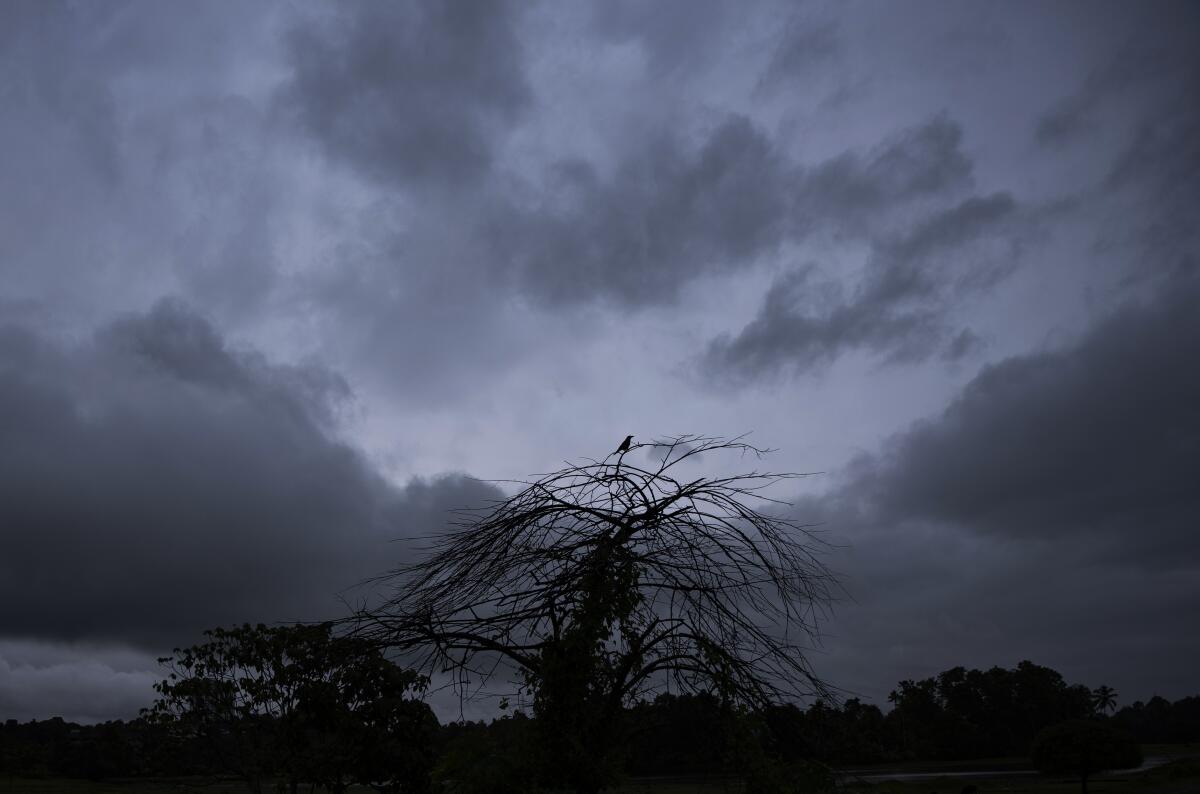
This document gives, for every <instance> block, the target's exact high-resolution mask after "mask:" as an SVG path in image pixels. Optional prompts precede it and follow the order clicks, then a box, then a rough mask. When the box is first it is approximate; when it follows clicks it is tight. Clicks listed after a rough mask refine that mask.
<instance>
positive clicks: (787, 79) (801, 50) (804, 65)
mask: <svg viewBox="0 0 1200 794" xmlns="http://www.w3.org/2000/svg"><path fill="white" fill-rule="evenodd" d="M842 47H843V43H842V40H841V37H840V31H839V29H838V26H837V23H836V22H834V21H833V20H828V19H826V20H819V21H818V20H809V19H801V18H798V17H793V18H792V19H791V20H790V21H789V22H788V23H787V25H785V26H784V28H783V33H782V35H780V37H779V40H778V41H777V42H776V43H775V47H774V50H773V51H772V53H771V58H770V60H769V61H768V63H767V67H766V69H765V70H764V71H763V74H762V76H761V77H760V78H759V80H758V84H757V86H756V90H757V91H758V92H760V93H771V92H773V91H777V90H785V89H787V88H794V87H796V86H797V85H806V84H807V83H808V81H810V80H811V78H812V75H813V72H814V71H816V70H817V69H818V68H820V67H821V66H823V65H825V64H826V63H828V62H830V61H832V60H834V59H835V58H836V57H837V56H838V55H840V54H841V52H842Z"/></svg>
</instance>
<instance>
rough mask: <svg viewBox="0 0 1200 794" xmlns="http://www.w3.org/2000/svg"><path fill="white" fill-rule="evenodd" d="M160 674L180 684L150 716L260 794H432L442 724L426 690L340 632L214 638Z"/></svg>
mask: <svg viewBox="0 0 1200 794" xmlns="http://www.w3.org/2000/svg"><path fill="white" fill-rule="evenodd" d="M205 635H206V637H207V640H206V641H205V642H203V643H201V644H199V645H194V646H192V647H190V648H185V649H178V648H177V649H175V651H174V652H173V655H172V656H168V657H164V658H162V659H160V660H159V662H160V663H162V664H164V665H166V666H167V669H168V671H169V675H168V677H167V678H166V679H164V680H162V681H160V682H158V683H157V684H155V685H154V688H155V690H156V691H157V692H158V693H159V697H158V699H157V700H156V701H155V703H154V705H153V706H152V707H151V708H150V709H148V710H144V712H145V715H146V716H147V718H149V719H150V720H151V721H152V722H154V723H157V724H159V725H162V726H164V727H167V728H169V729H171V730H172V731H173V732H175V733H177V734H178V735H180V736H182V737H187V738H190V739H191V740H193V741H196V742H198V743H199V745H200V747H201V749H202V750H203V751H204V753H205V754H206V755H207V756H208V757H209V760H210V762H211V763H212V764H213V765H214V767H215V768H217V769H220V770H222V771H224V772H232V773H233V774H235V775H237V776H238V777H240V778H242V779H243V780H245V781H246V782H247V784H248V785H249V787H250V789H251V790H252V791H256V792H259V791H262V790H263V789H264V787H265V786H266V785H267V784H268V782H269V781H270V780H271V779H275V780H276V782H277V783H280V784H281V785H282V784H286V785H287V786H288V788H289V790H290V791H292V792H295V791H297V790H298V788H299V786H300V784H301V783H308V784H313V785H319V786H321V787H322V788H324V789H325V790H327V791H329V792H331V793H332V794H339V792H343V791H345V790H346V789H347V787H348V786H349V785H350V784H351V783H352V782H357V783H360V784H363V785H375V784H376V783H377V782H378V781H388V783H387V784H386V785H383V786H382V787H379V788H380V790H381V791H384V790H386V791H398V790H401V789H402V790H403V791H406V792H408V791H422V790H424V789H425V788H426V787H427V786H428V782H429V772H430V770H431V769H432V767H433V744H432V743H433V737H434V734H435V732H436V730H437V719H436V718H435V717H434V715H433V712H432V711H431V710H430V708H429V706H428V705H426V704H425V703H423V702H422V701H420V700H419V699H417V698H418V696H419V695H421V694H422V693H423V692H424V690H425V687H426V685H427V683H428V682H427V679H425V678H423V677H422V676H419V675H417V674H416V673H415V672H413V671H412V670H404V669H401V668H400V667H397V666H396V665H395V664H393V663H392V662H391V661H389V660H388V659H386V658H385V657H384V656H383V655H382V654H380V653H379V651H378V649H376V648H374V647H373V646H371V645H370V644H369V643H367V642H366V641H364V640H361V639H355V638H351V637H338V636H334V635H333V633H332V624H329V623H323V624H315V625H298V626H274V627H268V626H264V625H261V624H260V625H258V626H250V625H243V626H239V627H235V628H231V629H221V628H218V629H213V630H211V631H206V632H205Z"/></svg>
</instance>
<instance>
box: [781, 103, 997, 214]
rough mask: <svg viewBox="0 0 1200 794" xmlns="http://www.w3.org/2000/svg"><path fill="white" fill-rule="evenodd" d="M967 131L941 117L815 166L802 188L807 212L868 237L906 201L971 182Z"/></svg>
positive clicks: (926, 197)
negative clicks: (867, 229) (868, 229)
mask: <svg viewBox="0 0 1200 794" xmlns="http://www.w3.org/2000/svg"><path fill="white" fill-rule="evenodd" d="M962 137H963V131H962V127H961V126H959V125H958V124H957V123H955V122H954V121H952V120H950V119H949V118H947V117H946V116H944V115H938V116H935V117H934V118H932V119H930V120H929V121H927V122H925V123H924V124H921V125H919V126H916V127H911V128H907V129H902V130H899V131H897V132H893V133H890V134H889V135H888V136H887V137H886V139H885V140H884V141H883V142H882V143H880V144H879V145H877V146H876V147H874V148H873V149H872V150H871V151H869V152H867V153H865V154H864V153H858V152H853V151H851V152H846V153H844V154H841V155H839V156H837V157H834V158H832V159H830V160H829V161H827V162H824V163H821V164H820V165H818V166H817V167H815V168H813V169H812V170H811V172H810V173H809V174H808V175H807V178H806V179H805V181H804V184H803V186H802V190H801V204H802V207H803V214H804V216H806V217H807V218H809V219H810V220H811V222H819V223H833V224H835V225H836V226H837V227H838V228H839V229H841V230H845V231H849V232H856V233H858V234H862V233H863V224H865V223H866V222H867V221H870V220H873V219H877V218H878V215H879V214H880V213H881V212H883V211H885V210H888V209H894V208H895V207H896V206H897V205H903V204H905V203H906V202H909V201H913V200H919V199H929V198H937V197H939V196H942V195H944V194H947V193H949V194H951V195H953V193H954V192H955V191H961V190H962V189H964V188H966V187H968V186H969V185H970V184H971V171H972V167H973V166H972V162H971V159H970V158H969V157H968V156H967V154H966V153H965V152H964V151H963V150H962Z"/></svg>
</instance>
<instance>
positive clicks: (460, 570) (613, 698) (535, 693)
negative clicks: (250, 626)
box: [357, 436, 831, 792]
mask: <svg viewBox="0 0 1200 794" xmlns="http://www.w3.org/2000/svg"><path fill="white" fill-rule="evenodd" d="M647 446H650V447H652V448H653V449H654V450H656V451H657V452H658V461H659V462H656V463H654V464H652V465H650V466H648V467H645V468H643V467H642V466H639V465H636V464H634V463H632V462H630V460H629V459H628V455H629V453H631V452H633V451H635V450H638V449H641V448H644V447H647ZM763 452H764V450H759V449H756V448H754V447H751V446H750V445H748V444H745V443H743V442H742V441H740V440H736V439H735V440H733V441H727V440H723V439H715V438H703V437H696V436H687V437H679V438H674V439H670V440H667V441H665V442H660V443H658V444H655V445H646V444H634V445H632V446H631V447H630V448H629V449H628V450H627V451H619V452H618V453H613V454H612V455H610V456H609V457H608V458H606V459H604V460H603V461H589V462H586V463H584V464H580V465H570V466H567V467H566V468H563V469H560V470H559V471H556V472H553V473H551V474H547V475H544V476H541V477H539V478H537V479H536V480H533V481H522V482H520V483H518V485H520V486H521V489H520V490H519V491H518V493H517V494H516V495H514V496H512V497H511V498H508V499H505V500H503V501H501V502H499V503H498V504H495V505H493V506H491V507H490V508H489V509H488V510H486V511H483V512H481V513H477V514H471V515H469V516H468V517H467V519H465V520H464V521H462V522H461V523H460V525H459V526H458V527H457V528H455V529H454V530H453V531H451V532H449V533H448V534H446V535H445V536H442V537H440V538H438V539H437V540H436V542H435V545H434V547H433V550H432V552H433V553H432V554H431V555H430V556H428V557H427V558H426V559H424V560H422V561H420V562H418V563H416V564H413V565H409V566H405V567H402V568H400V569H398V570H396V571H394V572H393V573H392V574H391V575H390V576H389V577H386V578H387V579H389V580H390V581H391V582H392V583H393V584H394V585H395V596H394V597H393V598H392V599H391V600H389V601H388V602H387V603H386V604H384V605H383V606H382V607H380V608H378V609H363V610H362V611H361V612H360V613H359V615H358V616H357V617H358V633H359V636H363V637H367V638H370V639H371V640H372V641H375V642H378V643H380V644H381V645H385V646H387V647H389V648H392V649H394V650H397V651H399V652H401V653H403V654H405V657H404V658H406V659H409V660H411V663H412V664H414V666H416V667H417V668H418V669H421V670H424V671H428V672H438V671H449V672H452V673H453V674H454V680H453V684H454V686H456V687H458V689H459V691H460V693H461V694H462V695H463V696H464V697H470V696H472V695H473V694H476V693H477V692H478V691H479V687H480V686H481V685H483V684H484V683H486V682H488V681H491V680H493V679H495V678H496V674H497V673H498V672H501V671H505V672H507V673H509V674H510V680H511V681H512V683H513V684H514V685H515V686H516V687H517V689H518V694H521V695H527V696H528V697H530V698H531V701H532V713H533V717H534V718H535V725H536V730H537V731H538V734H539V740H538V742H537V747H538V749H539V751H540V753H541V759H540V761H541V763H540V764H539V768H540V772H541V775H542V777H541V782H543V783H553V784H556V785H566V786H570V787H572V788H574V789H576V790H577V791H587V792H590V791H596V790H598V789H599V788H601V787H603V786H604V785H606V784H607V783H609V782H611V781H612V780H614V779H615V778H616V776H617V774H618V773H619V772H620V770H621V767H622V764H623V758H622V750H623V748H624V747H625V746H626V741H627V737H628V733H627V730H628V726H627V724H626V721H625V710H626V707H627V706H628V705H631V704H632V703H634V702H636V701H637V700H638V699H639V698H641V697H642V696H643V695H645V694H648V693H653V692H656V691H661V690H662V689H665V688H666V687H667V686H668V685H670V686H672V687H674V688H676V689H677V690H678V691H681V692H711V693H713V695H714V696H715V697H717V698H718V699H719V700H721V701H722V702H723V703H728V704H731V706H735V707H737V708H739V709H743V710H746V709H761V708H765V707H766V706H768V705H770V704H771V703H775V702H780V701H784V700H788V699H792V698H795V697H800V696H808V695H812V694H814V693H815V694H824V693H825V692H826V687H825V686H824V684H823V683H822V682H821V681H820V680H818V678H817V677H816V676H815V675H814V674H813V672H812V670H811V669H810V667H809V665H808V661H807V657H806V655H805V654H806V652H807V650H808V648H807V647H806V646H805V645H804V644H802V642H811V641H812V639H813V634H814V631H815V626H814V621H815V619H816V616H817V612H818V611H819V610H820V609H822V608H823V607H824V605H825V604H826V603H827V601H828V598H829V590H828V588H829V586H830V583H831V577H830V575H829V572H828V571H827V570H826V568H825V567H824V566H823V565H822V564H821V563H820V562H819V561H818V560H817V558H816V557H815V556H814V550H815V541H814V540H813V538H812V537H811V535H810V534H809V533H808V532H807V531H806V529H805V528H804V527H803V526H801V525H799V524H797V523H795V522H794V521H792V520H790V519H788V518H786V517H784V516H783V515H781V513H782V512H783V509H782V508H783V505H781V504H779V503H778V502H775V501H774V500H773V499H771V498H770V497H769V495H768V493H767V492H768V490H769V489H770V488H771V487H772V486H774V485H777V484H779V483H780V482H782V481H784V480H786V479H788V478H790V477H794V476H798V475H787V474H785V475H778V474H761V473H758V472H750V473H748V474H741V475H734V476H716V477H704V476H698V477H691V475H692V474H693V472H689V471H688V470H687V466H688V465H689V464H692V463H695V462H698V461H699V460H700V458H701V457H702V456H706V457H707V456H715V455H719V454H723V453H734V454H737V455H740V456H745V455H747V454H749V455H751V456H754V457H759V456H761V455H762V453H763Z"/></svg>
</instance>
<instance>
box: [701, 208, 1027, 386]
mask: <svg viewBox="0 0 1200 794" xmlns="http://www.w3.org/2000/svg"><path fill="white" fill-rule="evenodd" d="M1016 212H1017V205H1016V202H1014V201H1013V199H1012V197H1010V196H1009V195H1008V194H1005V193H997V194H994V195H991V196H985V197H974V198H970V199H967V200H966V201H963V202H961V203H959V204H957V205H955V206H953V207H951V208H949V209H946V210H944V211H941V212H938V213H936V214H934V215H933V216H931V217H928V218H926V219H924V220H922V221H921V222H920V223H918V224H917V225H916V226H915V227H914V228H912V229H911V230H909V231H908V232H907V233H905V234H903V235H900V236H897V237H894V238H891V239H882V240H879V241H877V242H876V243H875V244H874V246H873V252H872V255H871V259H870V261H869V262H868V264H867V269H866V274H865V276H864V277H863V280H862V282H861V283H860V284H859V285H858V287H857V288H856V289H855V291H854V292H853V294H851V295H850V296H845V295H844V291H843V288H842V286H841V284H840V282H837V281H821V280H820V278H819V276H818V275H817V274H816V272H815V268H813V267H808V268H803V269H800V270H795V271H792V272H790V273H787V274H785V275H783V276H781V277H780V278H778V279H776V281H775V283H774V284H772V285H771V288H770V289H769V290H768V291H767V294H766V297H765V298H764V300H763V305H762V307H761V309H760V310H759V313H758V316H757V317H755V318H754V319H753V320H752V321H751V322H750V323H749V324H748V325H746V327H745V328H743V329H742V330H741V331H740V332H739V333H738V334H737V335H736V336H729V335H725V336H720V337H717V338H716V339H714V340H713V341H712V342H710V343H709V346H708V348H707V350H706V351H705V353H704V356H703V358H702V360H701V367H702V368H703V369H704V370H706V371H707V372H709V373H711V374H715V375H718V376H720V377H722V378H723V379H725V380H727V381H729V382H730V383H733V384H737V383H745V382H747V381H750V380H753V379H755V378H759V377H764V376H772V375H775V374H778V373H780V372H784V373H802V372H805V371H808V370H810V369H812V368H814V367H817V366H820V365H823V364H827V363H829V362H830V361H832V360H833V359H835V358H836V357H837V356H838V355H840V354H841V353H843V352H846V351H851V350H860V349H861V350H867V351H869V352H871V353H873V354H875V355H878V356H882V357H883V358H884V359H885V360H887V361H893V362H899V361H908V362H911V361H920V360H923V359H926V358H929V357H930V356H932V355H934V354H936V353H938V352H941V353H942V355H943V357H947V358H955V357H958V356H961V355H964V354H965V353H966V352H968V351H969V350H970V348H971V346H972V345H971V339H972V336H971V333H970V332H969V331H965V330H957V331H956V330H955V329H954V328H953V327H952V326H951V325H950V323H949V319H948V313H949V312H950V310H951V309H952V308H953V300H954V299H955V298H958V297H961V296H962V295H963V294H964V293H969V292H971V291H975V290H978V289H980V288H982V287H984V286H987V285H988V284H991V283H993V282H994V281H995V280H996V279H998V278H1000V277H1001V276H1002V275H1003V273H1004V272H1005V270H1006V268H1007V267H1008V266H1009V260H1008V259H1007V258H1003V259H1000V260H999V261H997V259H996V258H995V257H993V256H990V255H989V254H988V252H987V251H981V250H980V246H979V244H980V243H982V244H983V246H984V247H985V248H986V245H987V244H988V243H994V242H996V241H1000V242H1004V237H1005V235H1006V234H1008V233H1009V232H1010V230H1011V221H1012V220H1013V218H1014V215H1015V214H1016ZM972 244H975V245H972ZM947 260H949V261H947Z"/></svg>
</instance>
